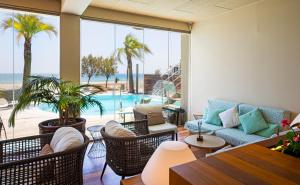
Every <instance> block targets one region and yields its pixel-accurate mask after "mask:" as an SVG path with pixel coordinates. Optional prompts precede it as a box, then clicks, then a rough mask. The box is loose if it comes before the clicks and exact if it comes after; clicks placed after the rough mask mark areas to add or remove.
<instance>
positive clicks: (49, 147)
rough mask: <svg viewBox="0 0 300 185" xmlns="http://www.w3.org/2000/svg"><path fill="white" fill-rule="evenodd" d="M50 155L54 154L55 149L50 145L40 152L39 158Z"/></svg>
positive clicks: (46, 145)
mask: <svg viewBox="0 0 300 185" xmlns="http://www.w3.org/2000/svg"><path fill="white" fill-rule="evenodd" d="M48 154H53V149H52V148H51V146H50V145H49V144H45V146H44V147H43V148H42V150H41V151H40V154H39V156H43V155H48Z"/></svg>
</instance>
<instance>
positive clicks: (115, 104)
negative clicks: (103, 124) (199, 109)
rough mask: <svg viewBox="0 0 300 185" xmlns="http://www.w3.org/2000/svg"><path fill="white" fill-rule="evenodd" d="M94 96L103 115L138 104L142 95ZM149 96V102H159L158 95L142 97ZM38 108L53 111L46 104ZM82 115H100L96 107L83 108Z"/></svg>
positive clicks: (147, 96)
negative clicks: (99, 104)
mask: <svg viewBox="0 0 300 185" xmlns="http://www.w3.org/2000/svg"><path fill="white" fill-rule="evenodd" d="M94 98H96V99H97V100H99V101H100V102H101V103H102V105H103V107H104V111H103V115H111V114H114V112H115V110H116V111H118V110H119V109H120V108H121V104H122V108H128V107H134V106H135V105H136V104H139V103H140V101H141V99H142V98H143V95H141V94H126V95H121V96H120V95H115V96H114V95H94ZM148 98H151V102H150V103H149V104H161V98H160V97H153V96H150V95H144V99H148ZM39 108H40V109H41V110H44V111H49V112H53V111H52V108H51V107H50V106H48V105H47V104H41V105H39ZM82 114H83V115H100V112H99V108H98V107H90V108H89V109H88V110H85V111H84V112H83V113H82Z"/></svg>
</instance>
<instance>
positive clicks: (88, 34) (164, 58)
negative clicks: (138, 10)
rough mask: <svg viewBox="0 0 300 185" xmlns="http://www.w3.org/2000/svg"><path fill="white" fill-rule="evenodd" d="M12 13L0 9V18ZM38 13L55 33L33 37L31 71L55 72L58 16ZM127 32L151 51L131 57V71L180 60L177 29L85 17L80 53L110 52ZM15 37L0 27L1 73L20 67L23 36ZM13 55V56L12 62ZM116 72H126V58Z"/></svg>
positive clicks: (161, 67) (146, 70)
mask: <svg viewBox="0 0 300 185" xmlns="http://www.w3.org/2000/svg"><path fill="white" fill-rule="evenodd" d="M13 13H19V11H12V10H6V9H0V22H2V20H4V19H6V18H8V17H10V16H11V15H12V14H13ZM39 16H40V17H42V19H43V21H44V22H46V23H49V24H52V25H53V26H55V27H56V30H57V32H58V34H57V35H56V36H55V35H52V36H51V37H49V35H48V34H46V33H39V34H37V35H36V37H34V38H33V39H32V73H39V74H58V73H59V55H60V54H59V52H60V51H59V17H58V16H51V15H41V14H39ZM129 33H131V34H132V35H134V36H135V37H136V38H137V39H138V40H139V41H140V42H143V41H144V43H145V44H146V45H147V46H148V47H149V48H150V50H151V51H152V54H147V55H145V60H144V63H142V62H140V61H138V60H133V63H134V69H133V70H134V72H135V64H137V63H138V64H139V72H140V73H142V72H143V71H144V73H145V74H146V73H147V74H149V73H154V71H155V70H157V69H159V70H160V71H161V72H162V73H164V72H166V71H167V68H168V65H175V64H177V63H179V62H180V50H181V48H180V47H181V45H180V44H181V43H180V33H175V32H168V31H162V30H155V29H148V28H145V29H136V28H133V27H131V26H125V25H117V24H111V23H103V22H96V21H88V20H81V56H82V57H83V56H86V55H88V54H92V55H94V56H103V57H107V56H110V55H111V54H112V53H113V52H114V51H115V49H116V48H119V47H123V40H124V38H125V36H126V35H127V34H129ZM168 34H169V38H170V39H169V43H168ZM15 38H16V37H14V36H13V31H12V29H9V30H6V31H3V30H0V48H1V49H0V73H12V72H13V69H14V71H15V73H22V71H23V48H24V47H23V44H24V39H21V40H20V41H19V42H17V41H16V40H15ZM168 45H169V46H170V47H169V48H168ZM13 48H14V50H13ZM13 56H14V57H15V63H14V64H13ZM168 57H169V59H168ZM118 72H119V73H126V60H124V62H123V63H119V64H118Z"/></svg>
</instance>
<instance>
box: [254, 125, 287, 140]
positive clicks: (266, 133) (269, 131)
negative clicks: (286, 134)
mask: <svg viewBox="0 0 300 185" xmlns="http://www.w3.org/2000/svg"><path fill="white" fill-rule="evenodd" d="M268 125H269V127H268V128H266V129H263V130H260V131H258V132H255V133H254V134H255V135H259V136H262V137H271V136H272V135H273V134H276V133H277V131H279V132H280V131H282V128H281V126H280V125H278V124H274V123H270V124H268Z"/></svg>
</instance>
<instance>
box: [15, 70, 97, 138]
mask: <svg viewBox="0 0 300 185" xmlns="http://www.w3.org/2000/svg"><path fill="white" fill-rule="evenodd" d="M90 87H92V88H95V89H97V90H96V91H93V93H86V92H84V89H86V88H90ZM100 91H102V88H100V87H97V86H93V85H88V84H86V85H76V84H74V83H72V82H70V81H63V80H61V79H58V78H56V77H42V76H31V77H30V80H29V82H28V84H26V86H25V87H24V89H23V90H22V92H21V95H20V97H19V99H18V104H17V105H16V106H15V107H14V109H13V111H12V113H11V115H10V118H9V126H13V127H14V126H15V116H16V114H17V113H18V112H20V111H22V110H24V109H26V108H28V107H29V106H31V105H39V104H42V103H43V104H47V105H48V106H50V107H51V108H52V109H53V110H54V111H56V112H58V113H59V118H58V119H51V120H46V121H43V122H41V123H39V130H40V134H45V133H52V132H55V131H56V130H57V129H58V128H60V127H63V126H71V127H74V128H76V129H78V130H79V131H81V132H84V131H85V122H86V120H85V119H84V118H80V117H79V116H80V112H82V111H84V110H86V109H88V108H89V107H90V106H97V107H98V108H99V114H100V115H102V112H103V106H102V104H101V102H99V101H98V100H97V99H95V98H94V97H93V95H94V94H96V93H98V92H100Z"/></svg>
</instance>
